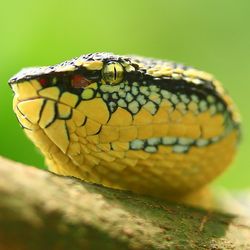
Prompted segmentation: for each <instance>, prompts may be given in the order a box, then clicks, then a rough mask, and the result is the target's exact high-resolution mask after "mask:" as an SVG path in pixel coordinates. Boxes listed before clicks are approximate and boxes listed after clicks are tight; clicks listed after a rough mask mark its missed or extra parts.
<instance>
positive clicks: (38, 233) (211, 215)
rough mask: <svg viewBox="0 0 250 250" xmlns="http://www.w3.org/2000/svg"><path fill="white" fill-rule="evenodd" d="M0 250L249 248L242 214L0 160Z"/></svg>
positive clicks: (249, 222) (249, 229) (249, 227)
mask: <svg viewBox="0 0 250 250" xmlns="http://www.w3.org/2000/svg"><path fill="white" fill-rule="evenodd" d="M0 249H18V250H23V249H25V250H26V249H32V250H36V249H42V250H44V249H59V250H61V249H71V250H74V249H85V250H86V249H98V250H99V249H104V250H105V249H108V250H110V249H115V250H116V249H119V250H123V249H138V250H139V249H150V250H151V249H157V250H160V249H250V219H249V218H248V219H247V218H244V217H240V216H236V215H229V214H223V213H219V212H211V211H203V210H199V209H195V208H190V207H186V206H183V205H176V204H172V203H168V202H165V201H159V200H156V199H153V198H149V197H145V196H140V195H135V194H131V193H130V192H125V191H119V190H113V189H109V188H105V187H102V186H98V185H94V184H88V183H85V182H83V181H79V180H77V179H75V178H69V177H61V176H57V175H55V174H52V173H49V172H47V171H43V170H39V169H37V168H33V167H28V166H25V165H22V164H19V163H16V162H12V161H9V160H6V159H3V158H0Z"/></svg>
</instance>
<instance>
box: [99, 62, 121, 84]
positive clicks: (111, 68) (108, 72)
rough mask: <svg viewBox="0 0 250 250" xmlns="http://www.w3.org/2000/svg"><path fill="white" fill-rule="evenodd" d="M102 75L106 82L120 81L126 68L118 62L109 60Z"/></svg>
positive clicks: (114, 82)
mask: <svg viewBox="0 0 250 250" xmlns="http://www.w3.org/2000/svg"><path fill="white" fill-rule="evenodd" d="M102 76H103V79H104V81H105V82H108V83H111V84H116V83H120V82H121V81H122V80H123V77H124V69H123V67H122V65H121V64H120V63H118V62H109V63H108V64H106V65H105V66H104V68H103V71H102Z"/></svg>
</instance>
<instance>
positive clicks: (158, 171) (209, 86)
mask: <svg viewBox="0 0 250 250" xmlns="http://www.w3.org/2000/svg"><path fill="white" fill-rule="evenodd" d="M9 84H10V86H11V88H12V90H13V91H14V93H15V96H14V102H13V105H14V106H13V107H14V111H15V113H16V115H17V118H18V120H19V122H20V124H21V125H22V127H23V129H24V131H25V133H26V134H27V135H28V137H29V138H30V139H31V140H32V141H33V142H34V143H35V145H36V146H37V147H38V148H39V149H40V150H41V152H42V153H43V154H44V156H45V159H46V163H47V165H48V166H49V169H50V170H51V171H53V172H55V173H57V174H60V175H66V176H75V177H78V178H80V179H83V180H85V181H88V182H93V183H98V184H102V185H104V186H108V187H112V188H117V189H125V190H131V191H133V192H136V193H143V194H149V195H153V196H157V197H161V198H170V199H172V198H174V199H175V198H176V199H177V200H185V197H188V196H192V194H195V193H197V192H198V190H202V187H204V186H206V184H207V183H209V182H210V181H211V180H212V179H214V178H215V177H216V176H217V175H218V174H220V173H221V172H222V171H223V170H224V169H225V168H226V167H227V166H228V165H229V164H230V162H231V160H232V158H233V156H234V154H235V151H236V148H237V142H238V139H239V125H240V119H239V115H238V113H237V111H236V109H235V106H234V104H233V102H232V100H231V98H230V97H229V96H228V95H227V94H226V93H225V91H224V89H223V88H222V86H221V84H220V83H219V81H218V80H216V79H215V78H214V77H213V76H212V75H210V74H208V73H205V72H203V71H200V70H197V69H194V68H192V67H187V66H184V65H182V64H178V63H174V62H169V61H164V60H156V59H151V58H144V57H139V56H119V55H114V54H111V53H93V54H87V55H82V56H80V57H78V58H74V59H72V60H69V61H66V62H63V63H61V64H57V65H55V66H48V67H35V68H27V69H23V70H22V71H20V72H19V73H18V74H16V75H15V76H13V77H12V78H11V79H10V81H9ZM196 197H197V198H196V199H198V203H199V202H201V200H200V199H201V198H198V196H196Z"/></svg>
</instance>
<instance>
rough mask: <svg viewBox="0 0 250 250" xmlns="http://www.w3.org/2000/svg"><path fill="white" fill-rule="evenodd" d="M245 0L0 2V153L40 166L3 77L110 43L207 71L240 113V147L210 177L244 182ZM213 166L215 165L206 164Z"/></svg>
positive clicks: (249, 91)
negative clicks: (222, 168) (227, 165)
mask: <svg viewBox="0 0 250 250" xmlns="http://www.w3.org/2000/svg"><path fill="white" fill-rule="evenodd" d="M249 13H250V1H245V0H238V1H237V2H236V1H229V0H220V1H218V0H209V1H201V0H188V1H186V0H179V1H173V0H154V1H148V0H144V1H143V0H136V1H135V0H126V1H119V0H105V1H101V0H100V1H94V0H92V1H86V0H74V1H62V0H61V1H60V0H53V1H50V0H43V1H27V0H22V1H18V0H13V1H1V2H0V114H1V115H0V155H3V156H6V157H9V158H11V159H14V160H17V161H21V162H24V163H27V164H31V165H36V166H39V167H44V163H43V157H42V156H41V155H40V154H39V152H38V151H37V150H36V149H35V148H34V146H33V144H32V143H31V142H29V141H28V139H27V138H26V137H25V135H24V134H23V132H22V130H21V128H20V127H19V125H18V123H17V121H16V118H15V116H14V114H13V112H12V93H11V91H10V89H9V87H8V84H7V81H8V79H9V78H10V77H11V76H12V75H13V74H15V73H16V72H17V71H19V70H20V69H21V68H23V67H27V66H35V65H52V64H55V63H58V62H61V61H64V60H67V59H70V58H72V57H75V56H79V55H81V54H85V53H90V52H97V51H99V52H101V51H108V52H114V53H117V54H139V55H143V56H149V57H158V58H166V59H170V60H174V61H178V62H183V63H185V64H188V65H192V66H195V67H197V68H201V69H204V70H206V71H209V72H212V73H213V74H215V75H216V76H217V78H218V79H220V80H221V81H222V82H223V83H224V86H225V87H226V89H227V90H228V91H229V92H230V94H231V96H232V97H233V98H234V100H235V101H236V103H237V104H238V107H239V110H240V111H241V114H242V119H243V137H242V143H241V146H240V148H239V153H238V155H237V157H236V159H235V161H234V163H233V164H232V166H231V167H230V169H229V170H228V171H226V173H225V174H224V175H222V176H221V177H220V178H218V180H217V181H216V182H215V184H214V185H220V186H225V187H229V188H246V187H249V186H250V183H249V179H250V149H249V148H250V135H249V132H248V131H249V130H250V111H249V109H250V104H249V100H250V28H249V25H250V14H249ZM211 167H213V166H211Z"/></svg>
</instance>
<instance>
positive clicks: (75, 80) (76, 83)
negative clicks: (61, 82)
mask: <svg viewBox="0 0 250 250" xmlns="http://www.w3.org/2000/svg"><path fill="white" fill-rule="evenodd" d="M90 83H91V82H90V81H89V80H88V79H86V78H85V77H83V76H82V75H74V76H73V77H72V78H71V85H72V87H74V88H77V89H80V88H84V87H87V86H88V85H89V84H90Z"/></svg>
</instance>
